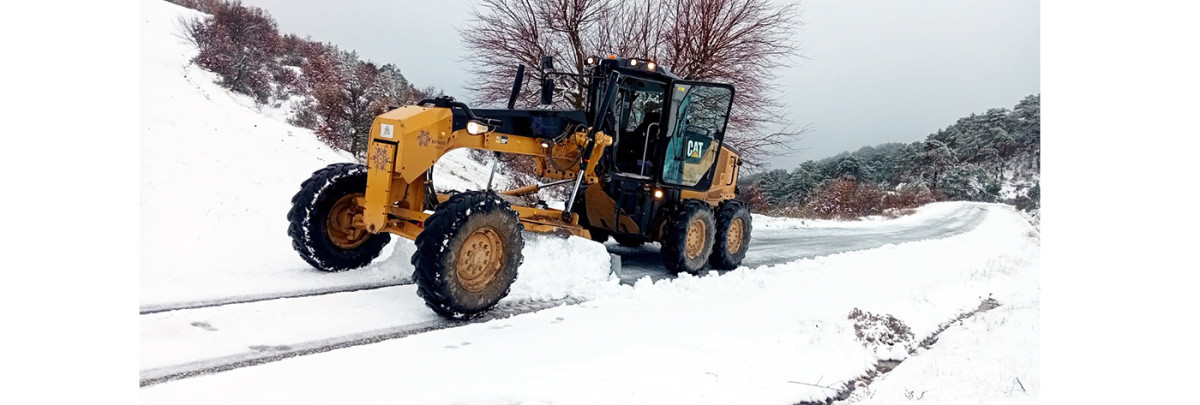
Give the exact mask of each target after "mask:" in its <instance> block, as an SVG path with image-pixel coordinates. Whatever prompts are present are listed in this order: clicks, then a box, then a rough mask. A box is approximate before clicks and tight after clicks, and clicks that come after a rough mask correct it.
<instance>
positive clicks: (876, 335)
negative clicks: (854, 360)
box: [847, 308, 914, 347]
mask: <svg viewBox="0 0 1200 405" xmlns="http://www.w3.org/2000/svg"><path fill="white" fill-rule="evenodd" d="M847 318H848V319H852V320H854V336H855V337H857V338H858V340H859V341H861V342H862V343H863V346H864V347H872V346H875V347H879V346H899V347H905V346H907V345H908V343H911V342H912V341H913V339H914V337H913V333H912V330H911V329H909V328H908V325H905V324H904V322H902V321H900V320H899V319H896V317H894V316H891V315H889V314H883V315H879V314H874V313H871V312H867V311H863V310H861V309H858V308H854V310H851V311H850V316H848V317H847Z"/></svg>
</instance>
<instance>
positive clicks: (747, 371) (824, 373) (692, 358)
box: [142, 205, 1039, 404]
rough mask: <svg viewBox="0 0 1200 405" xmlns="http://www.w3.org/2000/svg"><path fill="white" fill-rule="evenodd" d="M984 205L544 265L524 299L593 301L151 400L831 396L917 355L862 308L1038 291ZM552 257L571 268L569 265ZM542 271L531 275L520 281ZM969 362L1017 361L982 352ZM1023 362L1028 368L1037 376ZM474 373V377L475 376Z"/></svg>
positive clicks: (1027, 243)
mask: <svg viewBox="0 0 1200 405" xmlns="http://www.w3.org/2000/svg"><path fill="white" fill-rule="evenodd" d="M981 206H982V207H983V208H984V209H986V210H987V217H986V220H985V221H984V223H982V224H980V226H979V227H977V228H976V229H975V230H973V231H971V232H967V233H965V234H961V235H957V236H954V237H950V238H945V239H938V240H926V241H920V242H912V243H904V244H898V245H890V246H885V247H882V248H878V249H872V250H868V251H862V252H853V253H846V254H837V255H831V256H825V257H819V258H815V259H803V260H798V261H794V262H791V263H787V264H783V265H776V266H762V267H759V268H754V269H749V268H743V269H740V270H737V271H733V272H728V273H725V274H723V275H715V274H710V275H705V276H704V277H692V276H686V275H685V276H683V277H681V278H679V279H676V280H663V281H659V282H650V281H649V280H648V279H646V280H642V281H640V282H638V283H636V284H635V285H633V286H628V285H620V284H616V283H613V282H610V281H607V280H605V279H604V278H603V277H601V276H600V273H598V272H597V273H595V274H594V276H595V278H593V279H592V281H590V282H582V283H580V282H578V281H577V278H578V277H580V276H581V275H579V274H570V273H569V272H567V271H564V272H547V273H545V275H544V276H545V277H549V276H555V275H558V276H559V277H561V280H558V281H554V280H544V279H542V278H543V277H544V276H541V275H539V276H536V278H537V279H539V280H537V285H539V286H545V287H538V288H534V285H533V284H529V285H526V286H525V287H522V288H520V289H518V288H517V286H516V285H514V289H513V290H514V299H519V298H518V297H521V296H523V297H539V298H549V297H558V296H563V295H571V294H575V293H576V292H572V290H573V289H575V288H577V286H580V285H590V287H589V288H587V289H586V290H585V291H581V292H578V294H581V295H584V296H587V297H589V299H590V301H587V302H584V303H582V304H579V305H573V306H567V307H559V308H554V309H549V310H545V311H541V312H537V313H533V314H526V315H520V316H516V317H512V318H508V319H502V320H495V321H490V322H486V323H481V324H473V325H466V326H462V327H458V328H453V329H446V330H439V331H435V332H429V333H424V334H419V335H415V336H410V337H408V338H404V339H398V340H392V341H387V342H383V343H379V344H374V345H368V346H360V347H354V348H350V349H343V350H337V351H334V352H330V353H323V354H317V355H311V356H303V357H299V358H294V359H289V360H284V361H280V362H277V363H270V364H266V365H262V366H257V367H251V368H244V369H237V370H233V371H229V372H225V373H220V374H216V375H210V376H202V377H197V378H192V379H187V380H181V381H177V382H170V383H165V384H162V385H156V386H152V387H148V388H146V389H144V390H143V391H142V394H143V400H144V401H145V402H147V403H160V402H171V403H202V402H228V401H230V400H243V401H271V402H282V401H300V402H317V401H340V402H356V403H358V402H393V401H396V400H403V401H404V402H406V403H431V404H439V403H585V404H586V403H664V402H665V403H677V402H689V403H745V402H750V403H795V402H799V401H804V400H821V399H824V398H827V397H830V396H832V395H834V393H835V391H836V390H837V389H840V388H841V385H840V384H841V383H842V382H845V381H850V380H852V379H854V378H857V377H859V376H861V375H863V374H864V373H866V371H867V370H868V369H872V368H873V367H874V364H875V362H876V361H877V360H879V359H881V358H897V357H898V356H897V352H900V353H906V352H905V351H895V350H892V351H886V353H883V355H882V356H881V353H880V352H877V351H876V350H875V349H874V348H868V347H864V346H863V344H861V343H860V342H858V341H856V340H855V337H854V331H853V321H851V320H849V319H847V314H848V313H849V312H850V310H851V309H853V308H861V309H863V310H867V311H871V312H875V313H887V314H892V315H894V316H896V317H897V318H899V319H901V320H902V321H903V322H905V323H906V324H907V325H908V326H909V327H911V328H912V331H913V333H914V334H915V335H916V340H918V341H919V340H921V339H922V338H924V337H925V336H928V335H929V334H931V333H932V332H933V331H935V330H936V329H937V327H938V325H939V324H941V323H942V322H945V321H947V320H949V319H953V318H954V317H955V316H957V315H958V314H960V313H962V312H966V311H968V310H971V309H974V308H975V307H977V306H978V304H979V302H980V301H981V300H983V299H985V298H987V297H992V298H994V299H996V300H998V301H1000V302H1001V303H1002V304H1005V305H1013V308H1016V307H1018V306H1019V304H1020V303H1021V302H1022V300H1027V299H1028V298H1029V297H1030V296H1031V295H1032V296H1036V294H1037V289H1036V282H1037V267H1036V262H1037V258H1038V251H1039V247H1038V241H1037V239H1036V238H1034V237H1032V236H1031V234H1032V233H1031V227H1030V226H1029V224H1028V223H1027V222H1025V221H1024V220H1023V219H1022V218H1021V217H1020V216H1019V215H1017V214H1016V212H1015V211H1014V210H1013V209H1012V208H1010V207H1007V206H1000V205H981ZM555 240H556V241H559V242H562V243H564V244H574V243H575V242H574V239H565V240H562V239H555ZM545 242H546V241H543V242H542V243H541V244H540V245H539V246H542V247H544V248H546V249H545V250H546V251H547V254H549V252H554V251H556V250H559V249H556V248H555V246H553V245H552V244H548V243H545ZM579 242H580V243H579V244H578V246H577V247H578V249H574V248H573V249H566V248H563V249H561V250H562V252H564V253H562V254H559V255H557V256H553V257H548V258H551V259H554V260H561V258H562V257H567V256H572V255H574V254H595V255H599V254H600V252H599V251H595V252H594V253H576V251H577V250H583V251H585V252H586V251H587V248H586V247H585V246H590V245H591V244H588V243H582V242H585V241H582V240H581V241H579ZM538 251H540V249H539V250H538ZM543 259H545V258H543ZM580 259H582V257H581V258H580ZM539 260H540V259H539ZM527 261H530V262H532V261H535V260H534V259H532V258H530V259H527ZM581 261H582V260H579V261H572V262H571V263H579V262H581ZM555 263H557V264H562V265H564V266H562V270H568V268H567V266H565V264H566V263H565V262H555ZM547 266H549V265H547ZM582 276H583V277H585V278H586V277H588V276H590V275H589V274H583V275H582ZM533 279H535V277H534V276H531V275H529V274H522V275H521V276H519V278H518V283H521V282H529V281H530V280H533ZM572 280H576V281H574V282H576V284H575V286H572V285H571V283H572ZM519 291H520V292H519ZM399 295H403V294H393V295H391V296H388V297H381V298H380V302H379V303H378V305H380V306H392V308H403V307H405V305H406V304H403V302H405V300H406V298H399V299H398V298H397V297H398V296H399ZM1001 308H1005V307H1001ZM994 311H997V312H996V313H997V314H1001V313H1002V312H999V311H1001V310H1000V309H996V310H994ZM980 319H987V318H980ZM968 322H970V321H968ZM214 326H218V325H214ZM218 327H219V326H218ZM943 339H950V340H951V341H953V340H954V335H953V334H951V333H950V332H949V331H948V332H946V334H944V335H943ZM998 347H1000V348H1011V349H1012V350H1006V351H1004V352H1003V353H999V354H997V355H998V356H1007V357H1009V358H1013V359H1018V360H1019V359H1026V360H1028V359H1029V358H1031V357H1036V355H1032V356H1031V354H1030V353H1029V352H1028V351H1027V349H1028V348H1027V347H1025V346H1021V345H1019V344H1017V345H1010V346H1003V345H999V346H998ZM938 349H939V346H937V345H935V346H934V348H933V349H931V350H929V351H927V352H919V354H918V355H917V356H915V357H913V359H916V358H920V357H922V356H932V355H934V354H935V353H937V350H938ZM989 349H990V348H989ZM976 350H978V349H976ZM910 361H912V360H910ZM915 364H919V363H915ZM908 365H909V363H908V362H906V363H904V364H902V365H901V366H900V367H899V368H897V370H896V371H894V373H897V374H896V375H897V376H901V375H903V374H899V373H901V372H903V371H904V370H905V367H906V366H908ZM971 366H972V367H984V368H985V369H988V368H997V367H1000V368H1002V367H1006V365H1005V364H998V365H990V364H986V363H981V362H972V363H971ZM327 370H338V372H337V373H329V372H326V371H327ZM957 370H958V369H954V370H947V373H954V372H957ZM1025 375H1028V376H1029V378H1030V379H1031V381H1033V380H1036V378H1037V376H1036V375H1035V374H1025ZM1021 380H1022V382H1024V383H1025V384H1026V387H1027V388H1028V387H1030V386H1033V387H1036V385H1035V384H1037V383H1036V382H1030V381H1025V380H1026V378H1021ZM464 384H466V385H465V386H466V387H469V388H468V389H464V388H463V387H464ZM880 384H883V381H880ZM329 387H337V389H336V390H330V389H328V388H329ZM885 388H887V386H886V385H881V386H880V388H878V389H879V390H881V391H882V390H884V389H885Z"/></svg>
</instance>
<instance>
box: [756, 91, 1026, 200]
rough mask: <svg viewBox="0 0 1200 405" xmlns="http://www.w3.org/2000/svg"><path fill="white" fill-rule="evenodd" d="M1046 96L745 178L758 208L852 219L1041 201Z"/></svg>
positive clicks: (1024, 100)
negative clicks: (922, 134) (932, 206)
mask: <svg viewBox="0 0 1200 405" xmlns="http://www.w3.org/2000/svg"><path fill="white" fill-rule="evenodd" d="M1040 170H1041V95H1031V96H1028V97H1026V98H1025V99H1023V100H1021V101H1020V102H1019V103H1017V105H1016V106H1015V107H1013V109H1011V110H1009V109H1006V108H994V109H990V110H988V111H986V112H984V113H982V114H971V115H970V116H967V117H963V118H960V119H958V121H957V122H955V123H954V124H952V125H950V126H948V127H946V128H945V129H941V130H938V131H937V132H935V133H932V134H930V135H929V136H928V137H926V139H925V140H924V141H919V142H913V143H910V144H903V143H887V144H882V145H875V146H865V147H863V148H862V149H859V150H857V151H855V152H843V153H841V154H839V155H837V156H833V157H830V158H825V159H821V160H810V161H807V162H804V163H801V164H800V166H799V167H797V168H795V169H792V170H791V171H788V170H782V169H777V170H772V171H769V172H765V173H760V174H755V175H750V176H747V177H746V178H745V179H744V180H743V184H746V185H745V186H743V188H744V190H743V192H744V198H746V199H747V200H749V201H750V202H751V205H752V207H753V210H754V211H755V212H759V213H766V214H775V215H787V216H799V217H820V218H849V217H857V216H862V215H874V214H881V213H885V211H886V210H888V209H892V208H910V207H912V206H915V205H919V204H921V203H924V202H928V201H934V200H967V201H982V202H1006V203H1010V204H1014V205H1017V206H1018V208H1022V209H1028V210H1033V209H1037V208H1038V202H1039V197H1040V192H1041V190H1040V184H1039V182H1040V178H1041V175H1040Z"/></svg>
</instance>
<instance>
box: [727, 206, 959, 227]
mask: <svg viewBox="0 0 1200 405" xmlns="http://www.w3.org/2000/svg"><path fill="white" fill-rule="evenodd" d="M959 205H960V203H958V202H953V201H947V202H936V203H930V204H926V205H923V206H921V207H917V208H916V212H915V213H913V214H911V215H905V216H902V217H899V218H895V219H889V218H887V217H883V216H878V215H873V216H869V217H865V218H863V219H861V220H857V221H838V220H831V219H802V218H788V217H771V216H766V215H759V214H751V215H753V220H754V230H776V229H805V228H862V227H874V226H878V225H880V224H895V225H908V224H916V223H921V222H924V221H927V220H928V219H929V218H937V217H944V216H946V215H947V214H949V213H951V212H952V211H954V209H955V207H958V206H959Z"/></svg>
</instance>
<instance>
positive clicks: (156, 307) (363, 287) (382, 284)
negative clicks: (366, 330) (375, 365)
mask: <svg viewBox="0 0 1200 405" xmlns="http://www.w3.org/2000/svg"><path fill="white" fill-rule="evenodd" d="M408 284H412V279H410V278H404V279H400V280H395V281H379V282H374V283H364V284H352V285H344V286H336V287H325V288H314V289H309V290H299V291H285V292H275V293H266V294H249V295H236V296H232V297H225V298H217V299H205V300H195V301H182V302H170V303H166V304H151V305H144V306H142V307H140V308H138V314H139V315H146V314H157V313H159V312H168V311H179V310H183V309H196V308H209V307H219V306H225V305H232V304H246V303H251V302H259V301H270V300H278V299H283V298H303V297H314V296H318V295H326V294H337V293H346V292H355V291H367V290H377V289H380V288H387V287H395V286H401V285H408Z"/></svg>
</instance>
